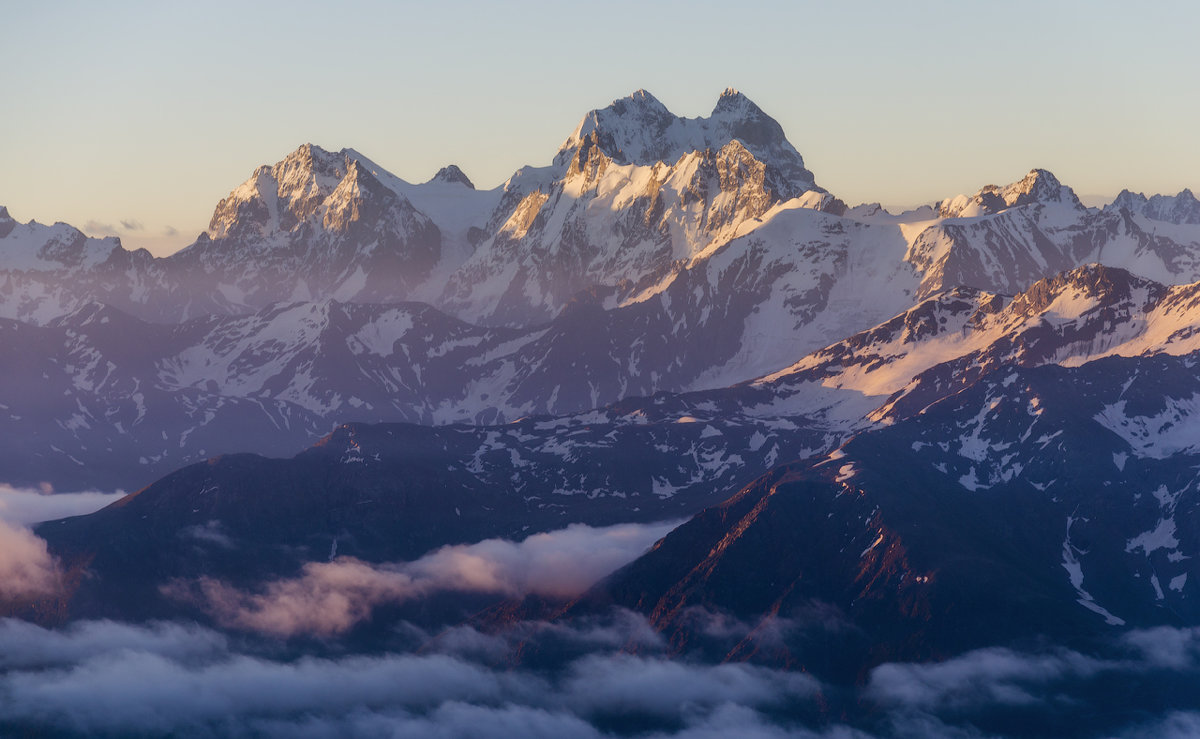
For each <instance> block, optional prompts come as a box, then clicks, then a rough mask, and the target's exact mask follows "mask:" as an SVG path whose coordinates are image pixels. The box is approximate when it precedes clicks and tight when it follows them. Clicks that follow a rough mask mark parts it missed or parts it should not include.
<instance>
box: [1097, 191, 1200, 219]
mask: <svg viewBox="0 0 1200 739" xmlns="http://www.w3.org/2000/svg"><path fill="white" fill-rule="evenodd" d="M1104 210H1106V211H1110V212H1116V211H1121V210H1125V211H1128V212H1130V213H1137V214H1139V215H1143V216H1145V217H1146V218H1149V219H1151V220H1155V221H1165V222H1167V223H1178V224H1185V223H1188V224H1200V201H1198V200H1196V196H1195V195H1193V194H1192V191H1191V190H1189V189H1187V188H1184V189H1183V190H1180V191H1179V194H1178V195H1153V196H1151V197H1149V198H1147V197H1146V196H1145V195H1143V194H1142V193H1140V192H1136V193H1135V192H1130V191H1129V190H1122V191H1121V193H1120V194H1119V195H1117V197H1116V199H1114V200H1113V201H1112V203H1110V204H1109V205H1107V206H1105V208H1104Z"/></svg>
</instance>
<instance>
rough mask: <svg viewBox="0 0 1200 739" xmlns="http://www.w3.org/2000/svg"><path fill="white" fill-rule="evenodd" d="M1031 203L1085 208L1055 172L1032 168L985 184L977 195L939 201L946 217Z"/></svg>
mask: <svg viewBox="0 0 1200 739" xmlns="http://www.w3.org/2000/svg"><path fill="white" fill-rule="evenodd" d="M1032 203H1063V204H1066V205H1069V206H1071V207H1073V208H1076V209H1080V210H1082V209H1083V204H1082V203H1080V202H1079V198H1078V197H1076V196H1075V192H1074V191H1073V190H1072V189H1071V188H1069V187H1067V186H1066V185H1064V184H1062V183H1061V182H1059V181H1058V178H1057V177H1055V176H1054V174H1053V173H1051V172H1050V171H1049V170H1045V169H1031V170H1030V171H1029V174H1027V175H1025V177H1023V178H1022V179H1020V180H1018V181H1017V182H1013V183H1011V184H1009V185H1005V186H1003V187H1001V186H999V185H985V186H984V187H982V188H981V189H980V190H979V191H978V192H976V193H975V194H974V195H971V196H967V195H959V196H957V197H954V198H949V199H947V200H943V201H941V202H939V203H938V214H939V215H941V216H942V217H943V218H969V217H974V216H980V215H991V214H993V213H999V212H1000V211H1002V210H1007V209H1008V208H1016V207H1019V206H1022V205H1029V204H1032Z"/></svg>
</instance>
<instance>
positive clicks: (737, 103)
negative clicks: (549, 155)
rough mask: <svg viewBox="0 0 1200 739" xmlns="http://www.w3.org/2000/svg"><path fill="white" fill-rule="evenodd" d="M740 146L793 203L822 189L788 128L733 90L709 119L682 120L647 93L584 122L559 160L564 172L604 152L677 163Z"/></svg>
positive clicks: (640, 161) (641, 161) (616, 157)
mask: <svg viewBox="0 0 1200 739" xmlns="http://www.w3.org/2000/svg"><path fill="white" fill-rule="evenodd" d="M731 141H739V142H741V144H742V145H743V146H745V148H746V149H747V150H748V151H749V152H750V153H751V154H752V155H753V156H754V157H755V158H756V159H758V160H759V161H761V162H763V164H765V165H766V166H767V169H768V173H769V176H768V181H769V184H770V186H771V187H772V189H773V190H775V192H776V195H777V196H778V197H780V198H793V197H796V196H798V195H801V194H802V193H804V192H806V191H808V190H817V191H818V192H824V190H823V189H822V188H820V187H818V186H817V184H816V182H815V180H814V178H813V174H812V172H810V171H809V170H808V169H806V168H805V166H804V159H803V157H801V156H800V153H799V152H798V151H796V149H795V147H793V146H792V145H791V143H789V142H788V140H787V137H786V136H785V135H784V132H783V128H782V126H780V125H779V123H778V122H776V121H775V120H774V119H773V118H771V117H770V116H768V115H767V114H766V113H764V112H763V111H762V109H761V108H759V107H758V106H757V105H755V104H754V103H753V102H752V101H751V100H750V99H749V98H747V97H746V96H745V95H743V94H742V93H740V92H738V91H737V90H734V89H732V88H730V89H727V90H726V91H725V92H724V93H722V94H721V97H720V98H719V99H718V100H717V104H716V106H715V107H714V108H713V111H712V114H711V115H710V116H709V117H707V118H681V117H679V116H676V115H674V114H673V113H671V111H669V110H667V108H666V106H664V105H663V104H662V103H661V102H659V101H658V99H657V98H655V97H654V96H653V95H651V94H650V93H649V92H647V91H645V90H638V91H637V92H635V93H633V94H632V95H630V96H628V97H625V98H621V99H620V100H615V101H613V103H612V104H611V105H609V106H608V107H607V108H602V109H598V110H593V111H591V112H590V113H588V114H587V115H585V116H584V117H583V120H582V121H580V123H579V126H578V127H577V128H576V129H575V131H574V133H572V134H571V135H570V136H569V137H568V138H567V140H566V141H565V142H563V145H562V146H561V147H560V148H559V151H558V154H557V155H556V156H555V159H554V163H555V165H556V166H558V167H564V168H565V167H568V166H570V165H571V164H572V163H573V162H579V161H580V160H583V161H586V160H587V159H588V158H589V157H590V156H592V151H591V150H592V149H593V148H594V149H598V150H599V151H600V152H602V153H603V154H604V155H605V156H606V157H608V158H609V159H611V160H612V161H614V162H616V163H617V164H636V165H643V166H652V165H654V164H656V163H658V162H665V163H667V164H674V163H676V162H678V161H679V159H680V158H681V157H683V156H685V155H687V154H690V153H692V152H703V151H708V150H711V151H714V152H716V151H720V150H721V149H723V148H724V147H725V146H726V145H727V144H729V143H730V142H731Z"/></svg>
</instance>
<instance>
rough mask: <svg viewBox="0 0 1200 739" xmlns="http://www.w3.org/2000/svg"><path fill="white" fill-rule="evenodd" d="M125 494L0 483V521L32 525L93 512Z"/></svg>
mask: <svg viewBox="0 0 1200 739" xmlns="http://www.w3.org/2000/svg"><path fill="white" fill-rule="evenodd" d="M123 497H125V493H122V492H116V493H100V492H82V493H52V492H46V491H39V490H30V489H28V488H15V487H12V486H11V485H5V484H3V483H0V520H4V521H8V522H9V523H12V524H16V525H18V526H32V525H33V524H36V523H41V522H43V521H53V520H55V519H58V518H67V517H68V516H82V515H86V514H88V513H94V512H96V511H98V510H100V509H101V508H103V507H104V506H106V505H109V504H110V503H114V502H116V501H118V500H120V499H121V498H123Z"/></svg>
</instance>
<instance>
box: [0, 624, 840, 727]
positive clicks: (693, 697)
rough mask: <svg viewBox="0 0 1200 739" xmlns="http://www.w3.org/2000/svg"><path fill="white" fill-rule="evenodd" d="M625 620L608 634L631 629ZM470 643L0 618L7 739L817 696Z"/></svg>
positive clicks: (754, 711) (681, 669)
mask: <svg viewBox="0 0 1200 739" xmlns="http://www.w3.org/2000/svg"><path fill="white" fill-rule="evenodd" d="M629 618H632V617H631V616H630V615H628V614H626V615H625V616H624V617H623V618H622V619H617V620H616V621H614V622H612V623H611V624H610V628H616V629H619V630H620V629H623V628H624V627H625V626H633V624H632V623H626V620H627V619H629ZM622 624H624V626H622ZM635 628H640V627H635ZM595 631H596V630H595V629H594V628H592V627H586V628H581V629H579V630H578V631H577V632H572V631H562V630H560V631H559V632H558V633H557V634H556V636H557V637H558V638H567V639H572V638H576V637H577V638H578V639H579V643H581V644H588V645H592V646H596V645H598V644H601V643H603V641H604V640H603V639H601V640H597V639H596V633H595ZM529 633H532V632H527V633H526V634H525V635H524V637H523V638H528V635H529ZM477 636H478V637H479V638H481V639H484V640H486V639H494V638H496V637H494V636H485V635H482V634H477ZM471 641H472V639H471V637H470V636H469V635H468V634H466V633H465V631H461V632H460V633H459V634H458V638H457V639H451V640H433V641H431V642H430V643H429V644H428V645H427V647H426V651H425V653H421V654H413V653H390V654H383V655H352V656H341V657H332V658H331V657H326V658H318V657H312V656H307V657H300V658H297V659H291V660H289V659H275V658H271V657H268V656H264V655H262V654H250V653H246V652H239V651H238V650H237V649H235V648H233V647H231V642H230V641H229V640H228V639H227V638H226V637H224V636H222V635H221V634H219V633H217V632H213V631H211V630H207V629H203V628H199V627H195V626H180V625H175V624H152V625H149V626H144V627H135V626H130V625H125V624H117V623H112V622H90V623H81V624H76V625H74V626H71V627H70V628H68V629H65V630H62V631H53V630H47V629H42V628H40V627H36V626H32V625H29V624H25V623H21V622H15V621H0V653H3V654H4V655H5V657H4V658H3V659H4V662H3V663H2V664H3V670H2V672H0V733H4V730H5V729H10V730H55V731H67V732H75V733H78V734H80V735H93V734H112V735H138V734H171V735H183V736H263V735H265V736H281V737H282V736H287V737H304V736H350V737H353V736H479V737H488V736H497V737H499V736H530V737H539V736H542V737H567V738H571V737H600V736H604V735H607V734H609V733H611V732H616V733H619V734H629V733H630V731H626V730H625V729H623V728H621V727H622V726H633V727H635V728H633V729H632V733H634V734H639V735H650V734H657V733H661V732H666V733H667V734H670V735H680V734H683V735H688V734H689V733H694V734H695V735H697V736H702V735H708V732H712V731H717V732H718V733H719V732H720V727H721V726H723V725H724V726H731V725H734V724H736V725H737V726H738V727H740V728H747V729H750V728H752V727H753V726H754V725H756V724H757V725H761V726H763V727H767V726H768V724H769V723H770V718H769V717H770V715H771V714H772V712H776V711H779V710H785V709H787V707H788V706H790V705H805V706H812V705H814V701H815V698H816V695H817V692H818V690H819V685H818V684H817V682H816V681H815V680H813V679H812V678H810V677H808V676H806V675H802V674H792V673H785V672H779V671H775V670H769V669H765V668H762V667H754V666H750V665H704V664H690V663H687V662H676V661H671V660H668V659H666V658H664V657H661V656H657V655H651V656H636V655H631V654H622V653H617V652H613V651H611V650H608V649H600V650H598V651H595V652H592V653H589V654H587V655H586V656H584V657H582V658H578V659H574V660H571V661H568V662H566V663H565V664H563V665H561V666H560V667H559V668H558V669H554V670H550V671H545V672H537V671H533V670H508V669H499V670H494V669H491V668H490V667H488V666H487V665H486V664H484V663H481V662H479V661H477V660H473V659H472V658H471V657H470V656H469V653H470V652H472V651H473V649H472V648H471V647H470V646H468V644H469V643H470V642H471ZM10 647H15V651H14V652H12V653H9V652H7V651H6V650H7V649H8V648H10ZM606 725H607V726H609V727H610V728H608V729H605V728H603V727H605V726H606ZM613 727H615V728H613ZM636 727H641V728H636Z"/></svg>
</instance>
